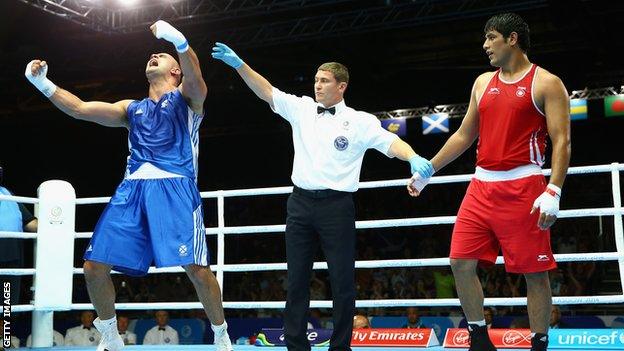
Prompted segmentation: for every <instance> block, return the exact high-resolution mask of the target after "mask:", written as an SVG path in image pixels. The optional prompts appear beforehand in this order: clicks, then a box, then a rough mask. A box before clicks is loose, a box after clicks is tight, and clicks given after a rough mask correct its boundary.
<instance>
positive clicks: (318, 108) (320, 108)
mask: <svg viewBox="0 0 624 351" xmlns="http://www.w3.org/2000/svg"><path fill="white" fill-rule="evenodd" d="M325 111H327V112H329V113H331V114H332V115H333V114H336V106H334V107H330V108H325V107H323V106H316V113H318V114H321V113H323V112H325Z"/></svg>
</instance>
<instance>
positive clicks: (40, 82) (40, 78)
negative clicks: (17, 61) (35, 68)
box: [24, 60, 56, 98]
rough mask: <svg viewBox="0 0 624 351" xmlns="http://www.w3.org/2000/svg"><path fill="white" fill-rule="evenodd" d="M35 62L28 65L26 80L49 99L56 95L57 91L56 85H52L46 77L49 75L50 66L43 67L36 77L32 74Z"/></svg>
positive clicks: (25, 73)
mask: <svg viewBox="0 0 624 351" xmlns="http://www.w3.org/2000/svg"><path fill="white" fill-rule="evenodd" d="M33 62H35V61H34V60H33V61H30V62H29V63H28V65H26V72H24V75H25V76H26V79H28V80H29V81H30V82H31V83H32V85H34V86H35V88H37V89H39V91H40V92H42V93H43V95H45V96H46V97H47V98H49V97H50V96H52V95H54V92H55V91H56V85H54V83H52V82H51V81H50V80H49V79H48V78H47V77H46V75H47V74H48V65H42V66H41V71H40V72H39V74H38V75H36V76H35V75H33V74H32V65H33Z"/></svg>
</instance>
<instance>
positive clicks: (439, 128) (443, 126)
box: [422, 112, 449, 135]
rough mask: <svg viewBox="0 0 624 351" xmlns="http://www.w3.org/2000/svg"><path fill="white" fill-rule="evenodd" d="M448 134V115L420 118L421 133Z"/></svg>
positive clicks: (436, 114) (434, 114) (431, 115)
mask: <svg viewBox="0 0 624 351" xmlns="http://www.w3.org/2000/svg"><path fill="white" fill-rule="evenodd" d="M448 132H449V114H448V113H446V112H442V113H433V114H430V115H424V116H422V133H423V135H425V134H437V133H448Z"/></svg>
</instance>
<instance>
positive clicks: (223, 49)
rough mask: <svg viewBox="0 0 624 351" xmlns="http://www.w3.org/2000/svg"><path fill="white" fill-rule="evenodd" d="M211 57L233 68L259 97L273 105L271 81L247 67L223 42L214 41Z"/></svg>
mask: <svg viewBox="0 0 624 351" xmlns="http://www.w3.org/2000/svg"><path fill="white" fill-rule="evenodd" d="M212 57H214V58H216V59H218V60H221V61H223V62H225V63H226V64H228V65H229V66H230V67H232V68H234V69H235V70H236V72H238V75H240V76H241V78H243V80H244V81H245V84H247V86H248V87H249V89H251V91H253V92H254V94H256V96H258V97H259V98H260V99H262V100H264V101H266V102H267V103H268V104H269V105H271V108H274V106H273V86H272V85H271V83H270V82H269V81H268V80H267V79H266V78H264V77H263V76H261V75H260V74H259V73H258V72H256V71H254V70H253V69H251V67H249V65H248V64H246V63H245V62H243V60H241V59H240V57H238V55H237V54H236V53H235V52H234V50H232V49H230V47H228V46H227V45H225V44H223V43H216V44H215V46H214V47H213V48H212Z"/></svg>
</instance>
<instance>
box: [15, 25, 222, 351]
mask: <svg viewBox="0 0 624 351" xmlns="http://www.w3.org/2000/svg"><path fill="white" fill-rule="evenodd" d="M150 29H151V30H152V32H153V33H154V35H155V36H156V38H159V39H164V40H167V41H169V42H171V43H172V44H173V45H174V46H175V48H176V50H177V52H178V58H179V60H180V62H179V63H178V62H177V61H176V59H175V58H174V57H173V56H171V55H169V54H166V53H160V54H152V55H151V56H150V57H149V61H148V62H147V65H146V68H145V75H146V76H147V80H148V82H149V93H148V97H147V98H145V99H143V100H140V101H138V100H122V101H118V102H116V103H112V104H110V103H104V102H99V101H90V102H84V101H82V100H80V98H78V97H76V96H75V95H73V94H72V93H70V92H68V91H66V90H64V89H61V88H59V87H57V86H56V85H55V84H54V83H52V82H51V81H50V80H49V79H48V78H47V77H46V75H47V70H48V65H47V63H46V62H45V61H41V60H33V61H31V62H30V63H29V64H28V66H27V67H26V72H25V75H26V78H27V79H28V80H29V81H30V82H31V83H32V84H33V85H34V86H35V87H36V88H37V89H39V90H40V91H41V92H42V93H43V94H44V95H45V96H46V97H47V98H49V99H50V101H51V102H52V103H53V104H54V105H55V106H56V107H58V108H59V109H60V110H61V111H63V112H65V113H66V114H68V115H70V116H71V117H74V118H76V119H81V120H86V121H91V122H95V123H98V124H101V125H104V126H108V127H125V128H127V129H128V145H129V149H130V155H129V156H128V165H127V168H126V175H125V177H124V180H123V181H122V183H121V184H120V185H119V187H118V188H117V191H116V192H115V195H114V196H113V197H112V199H111V201H110V203H109V204H108V206H107V207H106V209H105V210H104V213H102V216H101V217H100V220H99V221H98V223H97V225H96V227H95V231H94V233H93V238H91V242H90V243H89V247H88V248H87V251H86V252H85V255H84V259H85V262H84V274H85V279H86V282H87V288H88V291H89V296H90V298H91V302H92V303H93V305H94V306H95V309H96V310H97V312H98V318H97V319H96V320H95V321H94V325H95V326H96V328H97V329H98V330H99V331H100V332H101V333H102V341H101V343H100V345H99V346H98V348H97V350H98V351H104V350H108V351H117V350H120V349H122V348H123V341H122V339H121V337H120V336H119V333H118V332H117V320H116V317H115V305H114V302H115V288H114V286H113V282H112V280H111V277H110V271H111V269H115V270H117V271H121V272H123V273H126V274H129V275H133V276H140V275H145V274H146V273H147V270H148V268H149V266H150V264H151V262H152V260H153V261H154V262H155V263H156V266H157V267H170V266H183V267H184V269H185V271H186V273H187V275H188V276H189V278H190V279H191V281H192V282H193V285H194V286H195V290H196V291H197V295H198V297H199V300H200V301H201V302H202V304H203V306H204V309H205V311H206V314H207V316H208V319H210V322H211V323H212V329H213V330H214V332H215V344H216V345H217V350H219V351H230V350H232V346H231V343H230V339H229V336H228V333H227V323H226V322H225V318H224V314H223V304H222V301H221V292H220V288H219V283H218V282H217V280H216V278H215V276H214V274H213V273H212V272H211V271H210V268H209V265H208V262H209V259H208V249H207V247H206V236H205V231H204V224H203V211H202V203H201V198H200V196H199V191H198V189H197V155H198V147H199V125H200V123H201V121H202V117H203V113H204V110H203V104H204V100H205V99H206V94H207V91H208V88H207V87H206V83H205V82H204V80H203V78H202V75H201V70H200V66H199V60H198V58H197V55H196V54H195V52H194V51H193V50H192V49H191V48H190V46H189V45H188V42H187V40H186V38H185V37H184V35H183V34H182V33H180V32H179V31H178V30H177V29H175V28H174V27H172V26H171V25H170V24H169V23H167V22H164V21H158V22H156V23H154V24H153V25H152V26H151V27H150ZM183 74H184V76H182V75H183Z"/></svg>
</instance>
